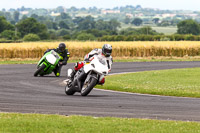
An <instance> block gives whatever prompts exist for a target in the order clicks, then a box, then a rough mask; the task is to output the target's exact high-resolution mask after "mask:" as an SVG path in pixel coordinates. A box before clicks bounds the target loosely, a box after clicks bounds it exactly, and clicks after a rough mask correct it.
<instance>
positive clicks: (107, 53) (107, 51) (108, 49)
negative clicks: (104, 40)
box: [102, 44, 112, 57]
mask: <svg viewBox="0 0 200 133" xmlns="http://www.w3.org/2000/svg"><path fill="white" fill-rule="evenodd" d="M102 53H103V54H104V55H105V56H106V57H109V56H110V55H111V53H112V46H111V45H110V44H104V45H103V47H102Z"/></svg>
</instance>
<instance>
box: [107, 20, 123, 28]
mask: <svg viewBox="0 0 200 133" xmlns="http://www.w3.org/2000/svg"><path fill="white" fill-rule="evenodd" d="M109 24H110V30H113V31H116V30H117V28H118V27H121V24H120V22H118V21H117V20H116V19H111V20H110V21H109Z"/></svg>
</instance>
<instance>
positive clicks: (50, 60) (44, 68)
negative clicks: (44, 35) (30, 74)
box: [34, 50, 61, 77]
mask: <svg viewBox="0 0 200 133" xmlns="http://www.w3.org/2000/svg"><path fill="white" fill-rule="evenodd" d="M60 60H61V57H60V56H59V54H58V53H56V52H55V51H54V50H51V51H50V52H47V53H46V54H45V55H44V56H43V57H42V58H41V59H40V61H39V62H38V64H37V70H36V72H35V73H34V76H35V77H36V76H38V75H40V76H43V75H47V74H51V73H52V72H53V70H54V69H55V67H56V65H57V64H58V62H59V61H60Z"/></svg>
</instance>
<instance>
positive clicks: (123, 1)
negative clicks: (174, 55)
mask: <svg viewBox="0 0 200 133" xmlns="http://www.w3.org/2000/svg"><path fill="white" fill-rule="evenodd" d="M125 5H132V6H136V5H141V6H142V7H144V8H147V7H150V8H159V9H170V10H179V9H183V10H198V11H200V0H0V9H2V8H5V9H9V8H15V9H16V8H20V7H22V6H25V7H31V8H56V7H58V6H64V7H66V8H69V7H71V6H75V7H78V8H81V7H85V8H88V7H93V6H96V7H98V8H113V7H116V6H125Z"/></svg>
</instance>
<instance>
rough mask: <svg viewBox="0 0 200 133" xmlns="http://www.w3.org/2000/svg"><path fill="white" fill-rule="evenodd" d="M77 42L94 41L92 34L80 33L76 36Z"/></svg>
mask: <svg viewBox="0 0 200 133" xmlns="http://www.w3.org/2000/svg"><path fill="white" fill-rule="evenodd" d="M77 39H78V40H81V41H86V40H95V36H94V35H92V34H87V33H81V34H79V35H78V36H77Z"/></svg>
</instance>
